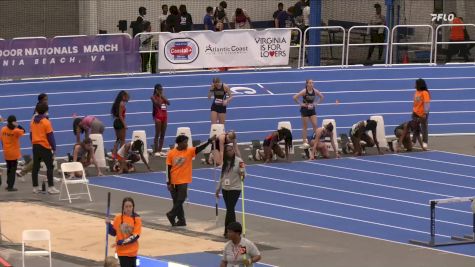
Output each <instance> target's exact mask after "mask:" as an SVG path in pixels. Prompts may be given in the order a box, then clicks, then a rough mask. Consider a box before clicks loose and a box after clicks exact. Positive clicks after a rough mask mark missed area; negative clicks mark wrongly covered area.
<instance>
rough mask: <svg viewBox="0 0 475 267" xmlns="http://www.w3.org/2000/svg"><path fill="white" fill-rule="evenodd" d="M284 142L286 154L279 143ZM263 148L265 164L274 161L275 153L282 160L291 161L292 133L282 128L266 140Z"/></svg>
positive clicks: (262, 156)
mask: <svg viewBox="0 0 475 267" xmlns="http://www.w3.org/2000/svg"><path fill="white" fill-rule="evenodd" d="M282 140H284V142H285V153H284V151H282V148H281V147H280V145H279V142H280V141H282ZM262 147H263V149H264V155H261V158H262V159H263V160H264V162H265V163H268V162H270V161H271V160H272V158H273V156H274V153H275V154H276V155H277V156H279V157H280V158H285V159H286V160H287V161H290V159H289V151H290V149H291V148H292V133H291V132H290V130H289V129H287V128H281V129H279V130H277V131H275V132H273V133H272V134H270V135H268V136H267V137H266V138H265V139H264V143H263V144H262ZM258 153H259V152H258Z"/></svg>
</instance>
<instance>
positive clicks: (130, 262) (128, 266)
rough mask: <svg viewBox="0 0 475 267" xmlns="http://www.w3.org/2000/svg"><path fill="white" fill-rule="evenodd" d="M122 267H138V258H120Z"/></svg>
mask: <svg viewBox="0 0 475 267" xmlns="http://www.w3.org/2000/svg"><path fill="white" fill-rule="evenodd" d="M119 262H120V267H136V266H137V257H128V256H119Z"/></svg>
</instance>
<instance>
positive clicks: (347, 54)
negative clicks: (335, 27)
mask: <svg viewBox="0 0 475 267" xmlns="http://www.w3.org/2000/svg"><path fill="white" fill-rule="evenodd" d="M380 28H383V29H384V30H385V31H386V35H389V33H390V32H389V28H388V26H385V25H369V26H353V27H351V28H350V29H349V30H348V38H347V42H346V64H345V66H346V67H348V59H349V57H350V47H352V46H373V45H374V46H385V47H386V58H385V60H384V62H385V64H386V65H387V64H388V56H389V51H388V47H389V40H390V36H386V41H385V42H383V43H371V42H370V43H356V44H352V43H350V40H351V31H352V30H354V29H380Z"/></svg>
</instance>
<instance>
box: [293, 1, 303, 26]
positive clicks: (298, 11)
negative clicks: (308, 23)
mask: <svg viewBox="0 0 475 267" xmlns="http://www.w3.org/2000/svg"><path fill="white" fill-rule="evenodd" d="M304 7H305V0H298V1H297V3H295V5H294V12H293V16H294V21H295V25H297V27H301V26H302V25H303V8H304Z"/></svg>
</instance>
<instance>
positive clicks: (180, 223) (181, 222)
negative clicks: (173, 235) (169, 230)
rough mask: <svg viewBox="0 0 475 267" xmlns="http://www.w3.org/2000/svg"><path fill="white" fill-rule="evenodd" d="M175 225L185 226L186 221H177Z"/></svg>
mask: <svg viewBox="0 0 475 267" xmlns="http://www.w3.org/2000/svg"><path fill="white" fill-rule="evenodd" d="M175 226H186V222H185V221H178V222H176V224H175Z"/></svg>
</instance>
